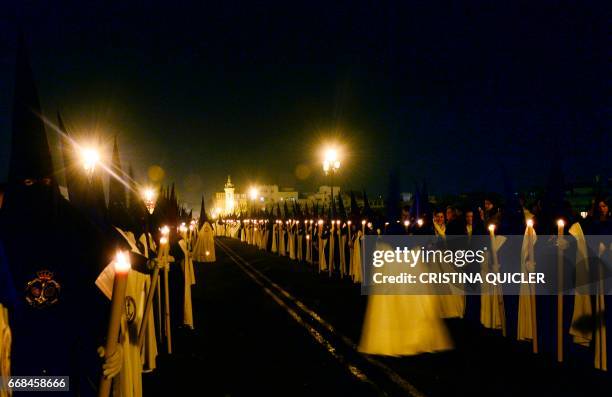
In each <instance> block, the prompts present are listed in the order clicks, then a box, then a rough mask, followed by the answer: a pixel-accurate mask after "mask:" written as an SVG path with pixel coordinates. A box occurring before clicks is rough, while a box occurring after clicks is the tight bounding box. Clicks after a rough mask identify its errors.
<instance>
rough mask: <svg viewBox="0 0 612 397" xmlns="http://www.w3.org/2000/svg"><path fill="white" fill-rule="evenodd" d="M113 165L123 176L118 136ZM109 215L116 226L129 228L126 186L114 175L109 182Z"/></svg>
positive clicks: (115, 142)
mask: <svg viewBox="0 0 612 397" xmlns="http://www.w3.org/2000/svg"><path fill="white" fill-rule="evenodd" d="M111 167H112V169H113V171H114V172H115V173H116V174H117V175H118V176H119V177H122V176H123V170H122V169H121V160H120V158H119V146H118V145H117V137H116V136H115V141H114V143H113V158H112V164H111ZM108 215H109V218H110V221H111V223H112V224H113V225H114V226H118V227H120V228H122V229H124V230H125V229H129V226H130V225H129V220H128V215H127V205H126V195H125V186H124V185H123V183H122V182H121V181H120V180H118V179H117V178H115V177H114V176H113V175H111V176H110V180H109V182H108Z"/></svg>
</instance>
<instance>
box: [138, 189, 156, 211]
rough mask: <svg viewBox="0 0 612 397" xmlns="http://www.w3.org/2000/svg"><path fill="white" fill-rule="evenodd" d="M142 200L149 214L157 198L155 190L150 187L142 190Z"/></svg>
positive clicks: (153, 208)
mask: <svg viewBox="0 0 612 397" xmlns="http://www.w3.org/2000/svg"><path fill="white" fill-rule="evenodd" d="M142 200H143V201H144V204H145V207H146V208H147V211H149V214H152V213H153V211H154V210H155V202H156V200H157V195H156V194H155V190H153V189H151V188H146V189H145V190H144V191H143V192H142Z"/></svg>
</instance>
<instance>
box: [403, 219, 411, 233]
mask: <svg viewBox="0 0 612 397" xmlns="http://www.w3.org/2000/svg"><path fill="white" fill-rule="evenodd" d="M408 226H410V221H409V220H405V221H404V229H405V230H406V232H408Z"/></svg>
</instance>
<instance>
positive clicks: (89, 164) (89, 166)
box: [81, 148, 100, 176]
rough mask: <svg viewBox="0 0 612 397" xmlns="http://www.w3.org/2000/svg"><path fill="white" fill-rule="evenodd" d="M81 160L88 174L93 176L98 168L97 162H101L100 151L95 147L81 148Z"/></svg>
mask: <svg viewBox="0 0 612 397" xmlns="http://www.w3.org/2000/svg"><path fill="white" fill-rule="evenodd" d="M81 160H82V162H83V168H84V169H85V172H86V173H87V175H88V176H91V175H92V174H93V172H94V170H95V169H96V164H98V163H99V162H100V153H99V152H98V151H97V150H96V149H93V148H85V149H82V150H81Z"/></svg>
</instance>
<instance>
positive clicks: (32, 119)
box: [8, 35, 56, 183]
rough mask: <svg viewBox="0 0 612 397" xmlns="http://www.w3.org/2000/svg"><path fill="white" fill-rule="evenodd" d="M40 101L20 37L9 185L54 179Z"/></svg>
mask: <svg viewBox="0 0 612 397" xmlns="http://www.w3.org/2000/svg"><path fill="white" fill-rule="evenodd" d="M41 117H42V111H41V107H40V99H39V97H38V91H37V89H36V84H35V82H34V76H33V73H32V68H31V66H30V59H29V56H28V52H27V49H26V43H25V39H24V37H23V35H20V37H19V43H18V47H17V61H16V65H15V94H14V97H13V132H12V139H11V157H10V163H9V175H8V179H9V183H15V182H18V183H21V182H22V181H23V180H24V179H41V178H52V179H53V182H54V183H56V182H55V180H54V179H55V178H53V176H54V175H53V162H52V160H51V152H50V150H49V142H48V140H47V134H46V132H45V125H44V122H43V121H42V118H41Z"/></svg>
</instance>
